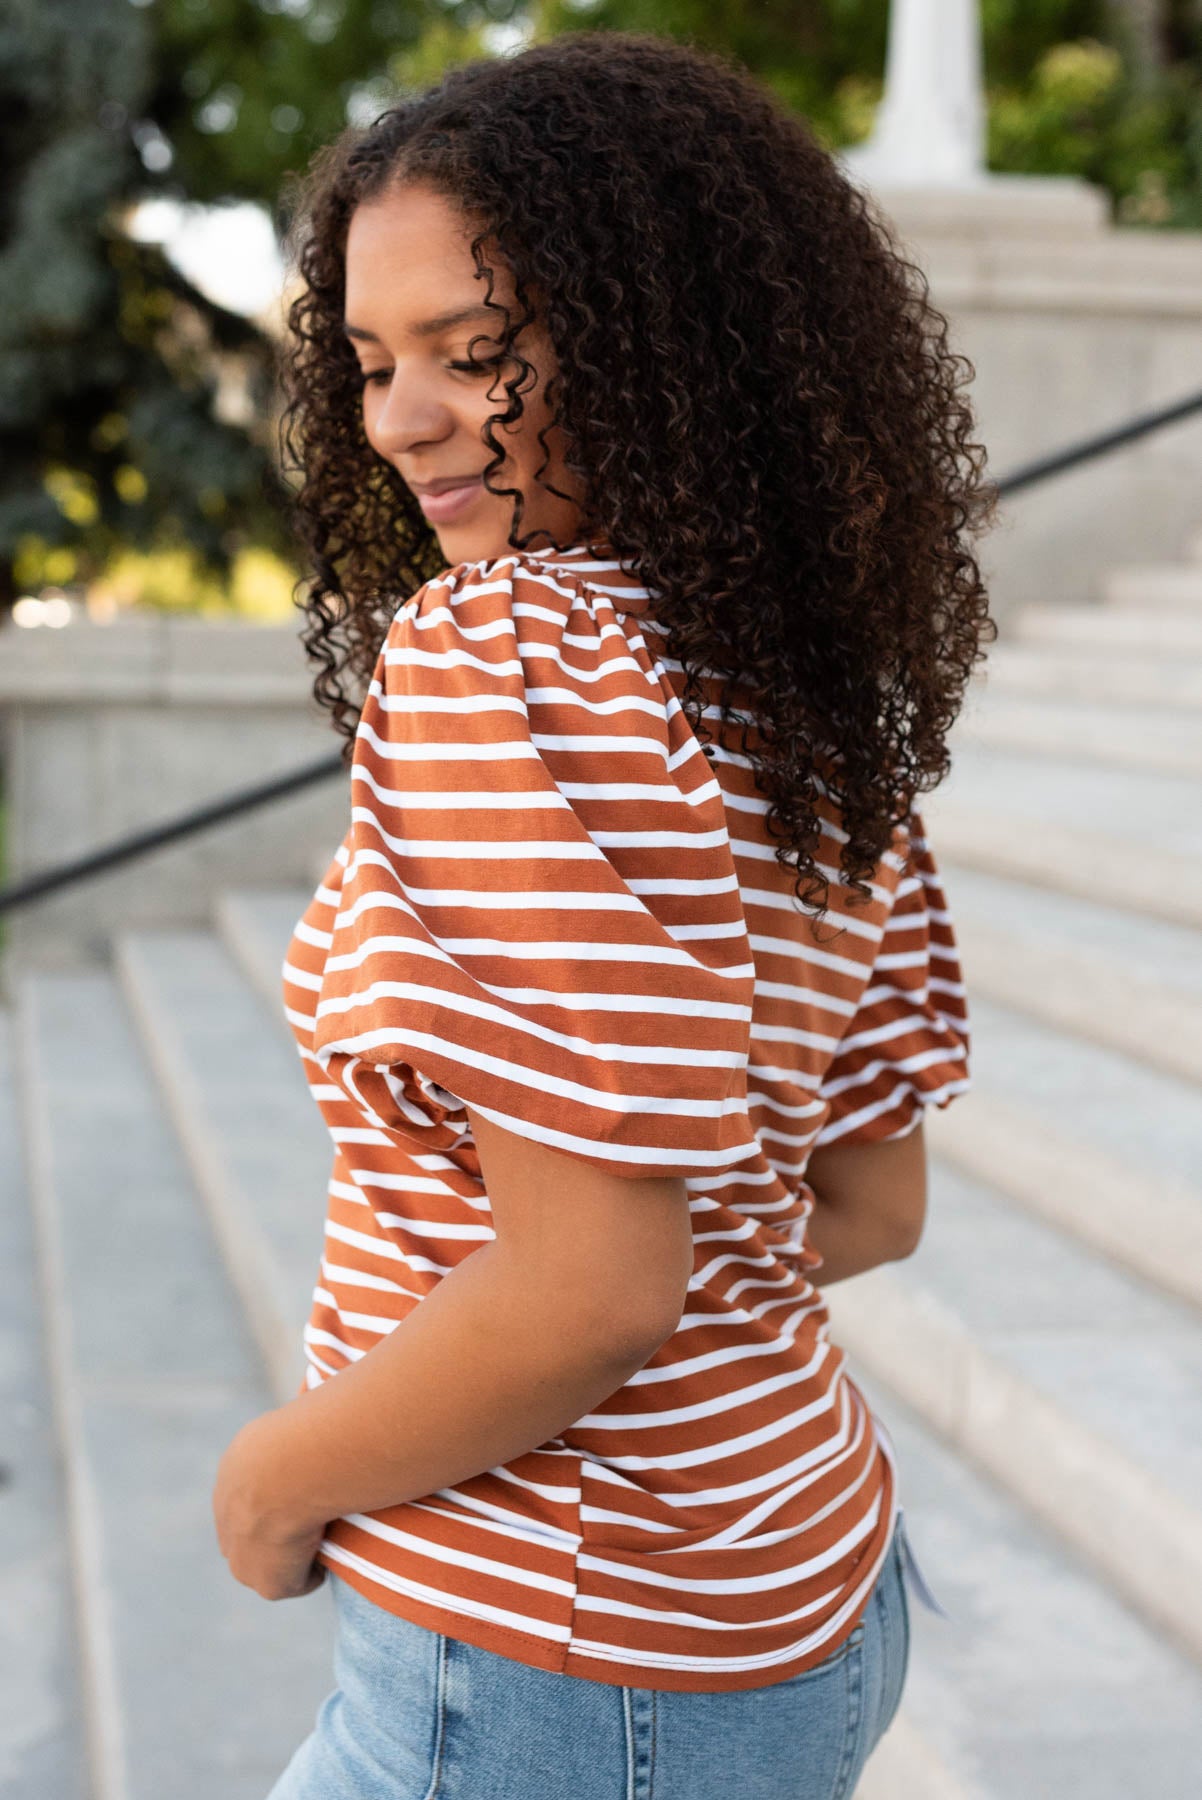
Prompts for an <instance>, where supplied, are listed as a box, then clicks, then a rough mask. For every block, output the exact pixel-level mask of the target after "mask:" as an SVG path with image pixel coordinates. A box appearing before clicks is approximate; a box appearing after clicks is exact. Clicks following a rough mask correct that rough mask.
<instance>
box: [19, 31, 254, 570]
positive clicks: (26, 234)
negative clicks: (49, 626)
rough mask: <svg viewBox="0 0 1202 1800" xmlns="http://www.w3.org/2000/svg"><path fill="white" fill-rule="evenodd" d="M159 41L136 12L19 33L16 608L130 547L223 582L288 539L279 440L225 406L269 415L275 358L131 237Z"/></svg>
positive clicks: (246, 327) (246, 326) (243, 323)
mask: <svg viewBox="0 0 1202 1800" xmlns="http://www.w3.org/2000/svg"><path fill="white" fill-rule="evenodd" d="M148 32H149V21H148V18H147V17H146V15H145V14H144V13H142V12H140V11H139V10H138V9H136V8H135V7H134V6H132V5H130V4H129V0H79V3H78V4H74V3H72V0H57V4H56V5H55V6H53V7H48V8H47V7H39V6H35V5H33V4H30V3H29V0H10V5H9V8H8V10H7V12H6V13H5V15H4V19H3V22H2V24H0V102H2V103H0V121H2V123H0V151H2V153H3V155H4V157H5V169H6V173H7V176H8V179H7V181H6V183H5V187H4V190H3V200H2V201H0V205H2V206H3V211H4V221H3V222H4V227H5V229H4V231H3V233H2V234H0V242H2V244H3V248H2V249H0V606H2V605H3V604H4V603H5V602H6V601H8V602H10V601H11V599H12V598H13V596H14V593H15V590H16V585H17V581H18V577H19V576H21V577H24V576H25V575H26V574H27V572H28V571H30V570H36V569H38V568H41V569H42V570H43V572H44V574H45V577H46V578H47V579H59V580H62V579H67V580H72V579H80V580H84V579H87V578H88V577H89V576H90V575H91V574H93V573H94V572H95V571H96V570H97V569H98V568H99V567H101V566H102V564H103V563H104V561H105V560H106V559H107V558H108V557H109V556H110V555H111V554H112V553H113V551H114V549H115V548H116V546H117V545H119V544H123V543H131V542H132V543H135V544H143V545H151V544H154V543H158V542H177V541H186V542H188V543H190V544H191V545H192V546H193V547H194V549H195V551H196V552H197V554H198V555H199V556H200V557H201V559H202V560H203V561H204V562H206V563H208V564H211V565H213V566H214V567H218V568H220V567H223V566H225V565H226V564H227V563H228V561H229V558H230V556H231V555H232V554H233V553H234V551H235V550H236V549H237V547H238V544H239V543H240V542H242V541H245V540H247V539H249V538H256V539H266V540H267V541H272V540H278V538H279V536H280V534H281V532H282V525H281V516H282V507H281V500H282V496H283V491H282V488H281V486H280V483H279V481H278V478H277V477H276V475H275V473H274V468H273V463H272V458H271V454H270V449H269V447H268V445H267V444H266V442H265V441H264V438H265V433H264V431H263V430H262V429H261V428H260V429H259V430H258V431H257V432H248V431H247V430H246V429H244V428H243V426H242V425H240V424H238V423H235V422H233V421H231V420H230V419H228V418H225V417H223V416H222V415H221V408H220V406H219V404H218V386H219V382H220V380H221V379H222V377H223V375H224V376H226V377H228V376H229V375H231V373H235V372H236V373H237V374H238V376H239V378H240V380H241V381H243V382H244V384H245V387H246V392H247V399H248V401H249V407H250V410H251V412H252V413H254V414H256V415H257V416H258V417H259V418H260V419H262V420H266V419H267V417H268V416H269V413H270V406H271V394H272V381H271V364H270V355H269V351H268V346H267V345H266V344H265V342H264V340H263V338H262V335H261V334H260V332H259V331H257V330H256V329H255V328H254V327H253V326H252V325H251V324H250V323H249V322H248V321H247V320H245V319H243V318H241V317H239V316H236V315H234V314H231V313H226V312H223V311H222V309H221V308H219V307H215V306H213V305H212V304H211V303H210V302H209V301H207V300H206V299H205V298H204V297H203V296H202V295H201V294H199V293H198V292H196V290H194V289H193V288H192V287H191V286H190V284H189V283H188V282H187V281H185V280H184V278H183V277H182V276H180V275H179V273H178V272H177V271H176V270H175V269H174V268H173V267H172V266H171V265H170V264H169V263H168V262H167V261H166V259H165V258H164V257H163V256H162V254H161V252H160V251H158V250H157V249H156V248H154V247H153V246H149V245H146V244H141V243H137V242H135V241H133V240H131V238H130V237H129V236H128V234H127V231H126V228H125V226H126V218H127V215H128V211H129V208H130V206H131V204H132V202H133V201H134V199H135V198H136V197H137V196H138V195H139V194H141V193H142V192H144V191H145V188H146V186H147V170H146V167H145V164H144V161H143V156H142V154H141V153H140V150H139V143H141V144H142V145H145V144H147V143H148V142H151V143H152V142H154V141H155V140H154V138H153V134H151V136H150V137H148V136H147V132H148V130H149V127H148V126H147V122H146V118H145V113H144V110H143V109H144V106H145V102H146V96H147V94H148V92H149V89H150V81H151V77H150V65H151V61H152V57H151V45H150V40H149V36H148ZM235 366H236V367H235Z"/></svg>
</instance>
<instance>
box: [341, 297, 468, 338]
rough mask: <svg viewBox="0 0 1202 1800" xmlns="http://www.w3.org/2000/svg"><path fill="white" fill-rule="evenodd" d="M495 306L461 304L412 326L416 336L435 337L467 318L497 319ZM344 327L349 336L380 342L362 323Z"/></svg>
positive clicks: (460, 323)
mask: <svg viewBox="0 0 1202 1800" xmlns="http://www.w3.org/2000/svg"><path fill="white" fill-rule="evenodd" d="M496 317H497V309H496V307H495V306H461V307H459V308H458V309H457V310H456V311H455V312H446V313H439V315H438V317H437V318H435V319H423V320H422V322H421V324H420V325H414V326H412V327H411V330H412V332H413V335H414V337H423V338H424V337H435V336H437V334H438V333H439V332H440V331H449V330H450V329H451V326H452V325H462V324H463V323H464V322H465V321H466V320H467V319H495V318H496ZM342 329H343V330H344V331H345V332H346V335H347V337H349V338H362V339H363V341H364V343H367V344H378V343H379V342H380V340H379V338H378V337H377V336H376V334H375V332H374V331H364V330H363V328H362V326H361V325H348V324H345V323H344V324H343V327H342Z"/></svg>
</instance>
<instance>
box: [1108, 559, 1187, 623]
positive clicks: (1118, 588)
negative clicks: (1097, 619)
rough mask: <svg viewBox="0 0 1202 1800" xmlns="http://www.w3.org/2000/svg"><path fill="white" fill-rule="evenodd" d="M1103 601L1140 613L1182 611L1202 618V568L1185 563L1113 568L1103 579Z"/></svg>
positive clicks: (1109, 604)
mask: <svg viewBox="0 0 1202 1800" xmlns="http://www.w3.org/2000/svg"><path fill="white" fill-rule="evenodd" d="M1102 604H1103V605H1104V606H1113V607H1117V608H1120V609H1123V610H1130V611H1132V612H1137V613H1144V612H1153V613H1156V612H1180V613H1183V614H1185V615H1186V616H1189V615H1190V614H1192V615H1193V616H1194V617H1196V618H1202V568H1199V567H1198V565H1197V564H1196V563H1189V562H1182V563H1149V564H1147V565H1145V566H1144V567H1139V566H1137V565H1130V566H1127V567H1124V568H1121V569H1113V570H1112V571H1111V572H1110V574H1109V575H1108V576H1106V577H1105V579H1104V580H1103V582H1102Z"/></svg>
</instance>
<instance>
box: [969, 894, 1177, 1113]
mask: <svg viewBox="0 0 1202 1800" xmlns="http://www.w3.org/2000/svg"><path fill="white" fill-rule="evenodd" d="M942 872H943V878H944V890H945V893H946V896H947V901H948V906H949V908H950V909H951V913H952V917H953V919H954V920H955V922H956V930H957V934H958V941H959V945H960V950H961V961H962V965H963V968H964V979H965V981H966V983H967V984H968V986H969V988H970V990H971V991H972V992H973V993H974V994H976V995H977V996H985V997H988V998H991V999H993V1000H996V1001H999V1002H1001V1003H1002V1004H1003V1005H1006V1006H1009V1007H1011V1008H1013V1009H1015V1010H1018V1011H1021V1012H1025V1013H1028V1014H1029V1015H1030V1016H1031V1017H1032V1018H1036V1019H1039V1020H1041V1021H1042V1022H1043V1023H1045V1024H1048V1025H1052V1026H1055V1027H1056V1028H1057V1029H1058V1030H1060V1031H1064V1032H1068V1033H1071V1034H1073V1035H1075V1036H1077V1037H1081V1038H1084V1039H1086V1040H1087V1041H1089V1042H1093V1043H1097V1044H1104V1045H1107V1046H1109V1047H1110V1048H1111V1049H1115V1050H1118V1051H1121V1052H1122V1053H1123V1054H1124V1055H1126V1056H1130V1057H1132V1058H1133V1059H1134V1060H1136V1061H1138V1062H1142V1063H1144V1064H1146V1065H1148V1066H1149V1067H1151V1068H1154V1069H1157V1070H1160V1071H1162V1072H1163V1073H1165V1074H1168V1075H1171V1076H1174V1077H1176V1078H1178V1079H1180V1080H1184V1081H1190V1082H1194V1083H1202V936H1199V934H1198V933H1197V932H1194V931H1191V930H1189V928H1188V927H1185V926H1173V925H1168V924H1164V923H1162V922H1160V921H1155V920H1148V919H1141V918H1139V917H1138V916H1136V915H1133V914H1130V913H1126V912H1124V911H1123V910H1121V909H1120V908H1118V907H1112V906H1103V905H1101V904H1100V903H1098V902H1094V901H1088V900H1083V899H1080V898H1078V897H1073V896H1068V895H1064V894H1057V893H1053V892H1051V891H1050V890H1048V889H1046V888H1036V887H1032V886H1028V885H1026V884H1022V883H1019V882H1014V881H1006V880H1004V879H1002V878H1000V877H998V876H993V875H986V874H984V873H982V872H981V871H980V870H976V869H965V868H961V867H957V866H954V865H952V863H951V862H950V859H944V862H943V866H942Z"/></svg>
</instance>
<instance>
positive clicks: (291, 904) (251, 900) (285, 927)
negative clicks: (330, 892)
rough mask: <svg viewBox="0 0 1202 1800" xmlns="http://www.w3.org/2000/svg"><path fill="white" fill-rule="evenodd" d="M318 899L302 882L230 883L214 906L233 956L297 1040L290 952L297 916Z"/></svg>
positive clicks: (289, 1039)
mask: <svg viewBox="0 0 1202 1800" xmlns="http://www.w3.org/2000/svg"><path fill="white" fill-rule="evenodd" d="M327 860H328V859H327ZM324 873H325V869H324V868H323V869H322V871H321V874H323V875H324ZM320 879H321V876H320V875H319V876H318V877H317V878H316V879H315V881H314V889H316V886H317V882H318V881H320ZM312 898H313V895H312V894H311V893H306V892H305V891H304V889H303V888H299V887H270V888H268V887H263V888H225V889H223V890H222V892H221V893H220V894H219V895H218V896H217V901H216V903H215V905H214V908H213V921H214V924H215V925H216V927H217V930H218V932H219V933H220V936H221V939H222V942H223V943H224V945H225V947H226V949H227V950H228V951H229V954H230V956H231V957H232V958H233V960H234V961H235V962H236V963H237V965H238V967H239V969H240V970H241V971H242V975H243V978H244V979H245V980H246V981H248V982H249V983H250V985H251V986H252V987H253V988H254V989H255V991H256V993H258V995H259V997H260V999H261V1000H262V1002H263V1004H264V1006H265V1007H266V1009H267V1011H268V1012H269V1013H270V1014H271V1017H272V1018H273V1019H274V1020H275V1021H276V1023H277V1024H278V1025H279V1026H280V1027H281V1028H282V1029H283V1030H284V1031H285V1032H287V1034H288V1041H289V1042H290V1043H293V1044H295V1042H296V1040H295V1038H293V1036H292V1031H291V1028H290V1027H289V1025H288V1023H287V1020H286V1018H285V1015H284V992H283V981H284V957H285V955H286V954H287V950H288V943H289V940H290V938H291V936H292V933H293V931H294V930H295V928H296V923H297V920H298V919H299V918H300V916H301V914H302V913H303V912H304V910H305V908H306V907H307V906H308V904H309V901H310V900H311V899H312Z"/></svg>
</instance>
